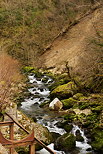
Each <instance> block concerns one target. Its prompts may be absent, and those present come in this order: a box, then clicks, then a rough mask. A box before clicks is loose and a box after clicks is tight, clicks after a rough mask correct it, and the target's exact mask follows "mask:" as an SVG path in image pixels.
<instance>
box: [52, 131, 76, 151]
mask: <svg viewBox="0 0 103 154" xmlns="http://www.w3.org/2000/svg"><path fill="white" fill-rule="evenodd" d="M75 146H76V138H75V136H74V135H73V134H71V133H66V134H64V135H62V136H60V137H58V138H57V140H56V142H55V143H54V148H55V149H57V150H61V151H65V152H69V151H71V150H74V148H75Z"/></svg>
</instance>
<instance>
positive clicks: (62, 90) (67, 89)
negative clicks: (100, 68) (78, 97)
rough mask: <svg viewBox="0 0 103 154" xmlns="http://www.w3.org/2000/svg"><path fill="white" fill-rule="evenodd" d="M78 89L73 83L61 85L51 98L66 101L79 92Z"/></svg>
mask: <svg viewBox="0 0 103 154" xmlns="http://www.w3.org/2000/svg"><path fill="white" fill-rule="evenodd" d="M77 90H78V88H77V86H76V85H75V84H74V83H73V82H68V83H67V84H64V85H60V86H58V87H57V88H55V89H54V90H53V91H52V92H51V94H50V96H51V98H55V97H58V98H59V99H65V98H68V97H71V96H73V94H75V93H76V92H77Z"/></svg>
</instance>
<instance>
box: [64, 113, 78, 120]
mask: <svg viewBox="0 0 103 154" xmlns="http://www.w3.org/2000/svg"><path fill="white" fill-rule="evenodd" d="M64 119H65V120H67V121H69V122H71V121H74V120H77V119H78V116H77V115H76V114H73V113H71V114H65V115H64Z"/></svg>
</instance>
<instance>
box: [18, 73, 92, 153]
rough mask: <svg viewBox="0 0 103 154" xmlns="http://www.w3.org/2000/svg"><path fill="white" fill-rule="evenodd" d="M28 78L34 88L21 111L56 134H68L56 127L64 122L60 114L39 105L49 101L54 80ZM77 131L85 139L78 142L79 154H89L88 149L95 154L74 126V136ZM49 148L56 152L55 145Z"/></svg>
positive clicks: (81, 131) (43, 150)
mask: <svg viewBox="0 0 103 154" xmlns="http://www.w3.org/2000/svg"><path fill="white" fill-rule="evenodd" d="M28 78H29V82H30V83H31V85H32V88H30V89H28V91H29V92H30V93H31V94H32V95H31V96H30V97H29V98H27V99H25V100H24V102H22V103H21V107H20V109H21V110H22V111H23V112H24V113H25V114H27V115H28V116H30V117H32V118H33V117H35V118H36V119H37V122H38V123H40V124H42V125H43V126H45V127H47V128H48V130H49V131H50V132H55V133H59V134H60V135H63V134H64V133H66V131H65V130H64V129H62V128H58V127H57V126H56V123H57V122H58V121H61V120H62V118H60V117H59V115H58V113H56V112H53V111H49V110H47V109H44V108H40V107H39V105H40V104H42V103H43V102H44V101H48V100H49V95H50V91H49V89H48V85H50V84H51V83H52V82H53V80H52V79H51V78H50V77H48V76H46V75H43V76H42V77H41V78H37V77H35V74H30V75H28ZM77 130H79V131H80V133H81V136H82V137H83V138H84V141H83V142H79V141H76V147H77V149H79V152H78V154H87V153H88V151H87V149H90V151H89V152H91V153H93V151H91V146H90V145H89V144H88V139H87V138H86V136H85V135H84V131H83V130H81V129H80V128H79V127H78V126H76V125H74V124H73V129H72V133H73V134H74V135H75V133H76V131H77ZM48 146H49V147H50V148H51V149H53V150H54V144H53V143H52V144H50V145H48ZM55 151H56V150H55ZM36 153H37V154H48V152H47V151H46V150H45V149H42V150H40V151H38V152H36ZM56 153H57V154H74V153H72V152H71V153H69V152H68V153H65V152H64V151H56ZM76 154H77V153H76Z"/></svg>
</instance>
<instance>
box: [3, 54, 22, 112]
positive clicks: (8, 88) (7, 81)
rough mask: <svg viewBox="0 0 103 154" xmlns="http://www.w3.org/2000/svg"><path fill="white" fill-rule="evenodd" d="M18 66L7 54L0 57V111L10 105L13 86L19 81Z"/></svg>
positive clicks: (13, 90)
mask: <svg viewBox="0 0 103 154" xmlns="http://www.w3.org/2000/svg"><path fill="white" fill-rule="evenodd" d="M18 66H19V64H18V62H17V60H14V59H12V58H11V57H10V56H8V55H7V54H2V55H0V110H3V109H4V108H5V107H6V106H7V105H9V104H10V102H11V101H10V99H11V96H12V94H13V93H14V92H15V89H13V87H14V85H15V84H17V83H18V82H19V81H20V79H21V76H20V73H19V67H18Z"/></svg>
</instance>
